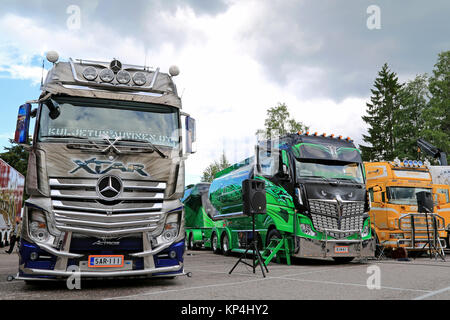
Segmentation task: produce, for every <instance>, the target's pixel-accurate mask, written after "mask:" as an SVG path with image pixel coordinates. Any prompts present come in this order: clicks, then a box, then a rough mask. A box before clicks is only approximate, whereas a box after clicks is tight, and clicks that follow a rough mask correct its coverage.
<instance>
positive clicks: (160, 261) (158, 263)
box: [154, 241, 185, 274]
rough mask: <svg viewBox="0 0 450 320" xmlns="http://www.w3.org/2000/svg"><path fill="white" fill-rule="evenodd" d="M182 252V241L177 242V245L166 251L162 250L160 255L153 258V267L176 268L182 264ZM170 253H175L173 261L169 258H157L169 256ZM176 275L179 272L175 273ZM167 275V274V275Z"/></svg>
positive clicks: (183, 247) (183, 248)
mask: <svg viewBox="0 0 450 320" xmlns="http://www.w3.org/2000/svg"><path fill="white" fill-rule="evenodd" d="M184 250H185V246H184V241H180V242H177V243H175V244H173V245H171V246H170V247H169V248H167V249H166V250H163V251H162V252H161V253H159V254H158V255H155V256H154V260H155V267H157V268H161V267H172V266H176V265H178V264H180V263H183V256H184ZM170 251H175V252H176V253H177V256H176V258H175V259H171V258H169V257H164V258H159V257H158V256H159V255H166V254H169V252H170ZM170 273H172V272H170ZM176 273H179V272H176ZM164 274H166V273H164ZM167 274H169V273H167Z"/></svg>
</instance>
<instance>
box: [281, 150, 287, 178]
mask: <svg viewBox="0 0 450 320" xmlns="http://www.w3.org/2000/svg"><path fill="white" fill-rule="evenodd" d="M281 160H282V161H281V166H282V170H283V173H284V174H285V175H289V157H288V155H287V152H286V150H281Z"/></svg>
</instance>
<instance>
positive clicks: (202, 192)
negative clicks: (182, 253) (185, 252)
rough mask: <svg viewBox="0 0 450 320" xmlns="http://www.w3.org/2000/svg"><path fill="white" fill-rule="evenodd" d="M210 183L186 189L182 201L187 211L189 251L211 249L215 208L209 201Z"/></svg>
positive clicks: (186, 238)
mask: <svg viewBox="0 0 450 320" xmlns="http://www.w3.org/2000/svg"><path fill="white" fill-rule="evenodd" d="M210 185H211V184H210V183H207V182H205V183H198V184H195V185H194V184H191V185H189V186H187V187H186V190H185V192H184V196H183V198H182V199H181V201H182V202H183V204H184V209H185V228H186V237H185V240H186V246H187V248H188V249H189V250H195V249H200V248H202V247H204V248H211V234H212V231H213V228H214V226H215V222H214V221H213V220H212V218H211V217H212V215H213V214H212V213H213V211H214V208H213V207H212V205H211V202H210V201H209V199H208V192H209V187H210Z"/></svg>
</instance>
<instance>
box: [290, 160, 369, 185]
mask: <svg viewBox="0 0 450 320" xmlns="http://www.w3.org/2000/svg"><path fill="white" fill-rule="evenodd" d="M296 172H297V178H299V179H304V178H324V179H338V180H348V181H351V182H357V183H364V178H363V174H362V170H361V165H360V164H359V163H342V164H337V163H335V162H333V163H332V164H327V163H313V162H304V161H298V160H296Z"/></svg>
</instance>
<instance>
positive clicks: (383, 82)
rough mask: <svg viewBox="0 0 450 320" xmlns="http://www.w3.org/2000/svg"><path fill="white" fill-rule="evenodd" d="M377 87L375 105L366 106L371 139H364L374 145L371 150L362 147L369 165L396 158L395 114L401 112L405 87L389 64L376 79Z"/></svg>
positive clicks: (368, 136)
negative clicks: (377, 161)
mask: <svg viewBox="0 0 450 320" xmlns="http://www.w3.org/2000/svg"><path fill="white" fill-rule="evenodd" d="M374 87H375V89H372V90H371V92H372V96H371V98H370V101H371V102H370V103H366V105H367V116H363V117H362V118H363V120H364V121H365V122H366V123H367V124H368V125H369V129H368V132H369V135H363V140H364V141H365V142H367V143H369V144H371V146H370V147H368V146H362V147H361V151H362V155H363V159H364V160H365V161H376V160H382V159H393V158H395V152H394V150H395V147H396V139H395V135H394V126H395V124H396V118H395V114H396V112H397V110H398V109H399V93H400V90H401V88H402V85H401V84H400V83H399V81H398V77H397V74H396V73H395V72H392V71H390V70H389V67H388V65H387V64H386V63H385V64H384V65H383V67H382V68H381V71H380V72H379V73H378V77H377V78H376V79H375V84H374Z"/></svg>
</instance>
